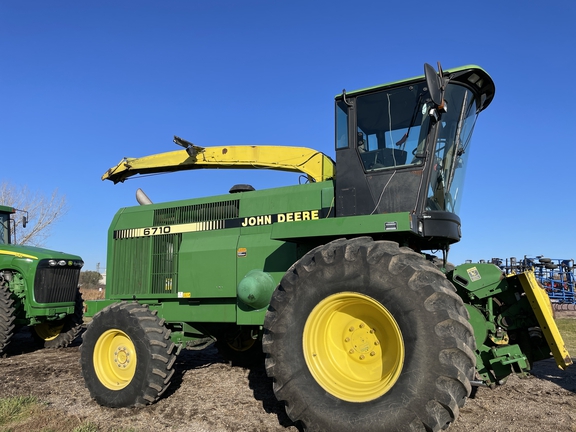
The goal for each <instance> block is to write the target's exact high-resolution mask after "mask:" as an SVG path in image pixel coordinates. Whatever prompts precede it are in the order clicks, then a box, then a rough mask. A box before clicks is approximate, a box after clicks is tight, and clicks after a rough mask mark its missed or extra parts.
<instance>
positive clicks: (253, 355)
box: [216, 326, 264, 367]
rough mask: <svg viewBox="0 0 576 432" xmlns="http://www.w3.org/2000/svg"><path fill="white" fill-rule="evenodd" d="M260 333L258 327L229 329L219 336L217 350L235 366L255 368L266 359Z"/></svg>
mask: <svg viewBox="0 0 576 432" xmlns="http://www.w3.org/2000/svg"><path fill="white" fill-rule="evenodd" d="M258 332H259V328H258V327H250V326H232V327H229V328H227V329H226V330H223V331H220V332H219V333H218V334H217V336H216V348H218V352H219V353H220V355H221V356H222V357H224V358H225V359H226V360H228V361H230V362H232V364H233V365H238V366H244V367H248V366H253V365H255V364H256V363H258V362H261V361H262V360H263V359H264V353H263V352H262V341H261V340H260V339H259V338H258ZM255 336H256V338H254V337H255Z"/></svg>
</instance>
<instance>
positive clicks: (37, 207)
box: [0, 180, 68, 246]
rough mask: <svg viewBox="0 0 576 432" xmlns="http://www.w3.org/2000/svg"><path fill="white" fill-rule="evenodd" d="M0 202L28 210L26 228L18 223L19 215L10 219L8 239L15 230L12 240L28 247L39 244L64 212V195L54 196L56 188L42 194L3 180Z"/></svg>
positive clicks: (40, 244)
mask: <svg viewBox="0 0 576 432" xmlns="http://www.w3.org/2000/svg"><path fill="white" fill-rule="evenodd" d="M0 204H2V205H6V206H10V207H14V208H16V209H20V210H26V211H27V212H28V223H27V225H26V228H24V227H23V226H22V217H15V218H14V223H13V224H12V239H14V238H15V236H14V230H16V233H17V238H16V240H15V243H18V244H29V245H32V246H43V245H44V241H45V240H46V239H47V238H48V237H49V235H50V230H51V228H52V225H53V224H54V223H55V222H56V221H57V220H58V219H60V218H61V217H62V216H63V215H65V214H66V212H67V211H68V209H67V207H66V197H65V196H60V195H58V189H54V191H53V192H52V194H51V195H50V196H46V195H43V194H41V193H40V192H34V191H31V190H30V189H28V187H27V186H17V185H14V184H12V183H10V182H8V181H5V180H3V181H2V183H0Z"/></svg>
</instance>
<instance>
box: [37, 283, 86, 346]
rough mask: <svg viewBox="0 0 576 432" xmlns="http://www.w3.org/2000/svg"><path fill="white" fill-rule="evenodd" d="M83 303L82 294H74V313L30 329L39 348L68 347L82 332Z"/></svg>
mask: <svg viewBox="0 0 576 432" xmlns="http://www.w3.org/2000/svg"><path fill="white" fill-rule="evenodd" d="M83 312H84V303H83V301H82V294H81V293H80V292H77V293H76V304H75V306H74V313H73V314H71V315H68V316H67V317H66V318H64V319H62V320H58V321H46V322H43V323H41V324H36V325H35V326H32V328H31V329H30V333H32V337H33V338H34V340H35V341H36V343H37V345H38V346H39V347H41V348H64V347H67V346H68V345H70V344H71V343H72V342H74V340H75V339H76V338H77V337H78V335H79V334H80V331H81V330H82V322H83V321H82V315H83Z"/></svg>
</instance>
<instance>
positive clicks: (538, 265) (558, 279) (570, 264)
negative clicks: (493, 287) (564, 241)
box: [490, 255, 576, 310]
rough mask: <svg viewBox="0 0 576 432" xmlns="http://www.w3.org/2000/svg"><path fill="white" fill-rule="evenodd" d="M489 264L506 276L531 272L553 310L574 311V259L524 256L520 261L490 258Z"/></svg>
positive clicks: (575, 276)
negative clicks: (548, 299)
mask: <svg viewBox="0 0 576 432" xmlns="http://www.w3.org/2000/svg"><path fill="white" fill-rule="evenodd" d="M490 262H491V263H493V264H495V265H497V266H498V267H500V268H501V269H502V270H503V271H504V272H505V273H506V274H510V273H521V272H524V271H528V270H533V271H534V276H535V278H536V280H537V281H538V282H539V283H540V285H541V286H542V288H544V290H545V291H546V293H547V294H548V297H550V300H551V302H552V305H553V306H554V309H556V310H576V293H575V288H576V274H575V272H574V259H572V258H546V257H544V256H542V255H541V256H536V257H529V256H527V255H524V258H520V259H516V258H515V257H511V258H506V259H501V258H492V259H491V260H490Z"/></svg>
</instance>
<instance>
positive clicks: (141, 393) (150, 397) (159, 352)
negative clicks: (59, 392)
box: [80, 301, 176, 408]
mask: <svg viewBox="0 0 576 432" xmlns="http://www.w3.org/2000/svg"><path fill="white" fill-rule="evenodd" d="M119 314H121V315H124V316H126V315H127V318H128V319H129V320H131V321H132V322H134V323H135V324H137V325H138V326H139V327H140V329H141V330H142V333H143V334H144V339H145V340H144V341H143V342H144V345H143V346H144V349H145V350H146V352H145V353H142V352H140V353H138V358H140V356H142V355H145V356H147V357H148V358H149V360H150V361H149V366H148V368H147V369H146V370H140V369H138V367H137V370H136V374H138V373H140V374H143V376H140V377H136V376H135V377H134V379H133V381H135V380H136V379H140V380H141V382H142V383H141V384H140V385H138V386H134V387H135V388H134V387H132V386H131V385H129V386H128V387H126V388H125V389H122V390H120V391H117V392H113V391H111V390H108V389H106V388H105V387H103V386H102V384H101V383H100V382H99V380H98V378H97V376H96V374H95V372H94V366H93V364H92V361H93V360H92V353H93V352H94V344H95V343H96V341H97V340H98V338H99V336H100V334H101V333H102V331H103V330H106V329H108V328H109V327H110V326H106V322H107V321H108V320H110V319H112V318H113V317H114V316H118V315H119ZM120 330H122V331H124V332H126V333H128V329H125V328H121V329H120ZM169 338H170V330H169V329H167V328H166V327H165V326H164V320H161V319H160V318H158V317H157V312H156V311H151V310H150V309H149V308H148V306H147V305H141V304H139V303H136V302H126V301H123V302H120V303H114V304H112V305H109V306H107V307H105V308H104V309H102V310H101V311H100V312H98V313H97V314H96V315H94V317H93V319H92V323H91V324H90V325H89V326H88V328H87V330H86V332H85V333H84V336H83V343H82V345H81V347H80V349H81V364H82V374H83V376H84V381H85V384H86V387H87V388H88V390H89V391H90V396H91V397H92V398H93V399H95V400H96V402H98V403H99V404H100V405H103V406H108V407H112V408H120V407H143V406H145V405H149V404H152V403H154V402H156V401H157V400H158V399H159V398H160V396H161V395H162V394H163V393H164V392H165V391H166V389H167V388H168V387H169V386H170V383H171V381H170V380H171V379H172V376H173V375H174V369H173V366H174V362H175V360H176V355H175V353H174V351H175V344H174V343H173V342H171V341H169ZM133 342H134V341H133ZM142 363H144V362H142ZM115 393H116V394H119V393H123V395H122V397H114V396H115Z"/></svg>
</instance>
